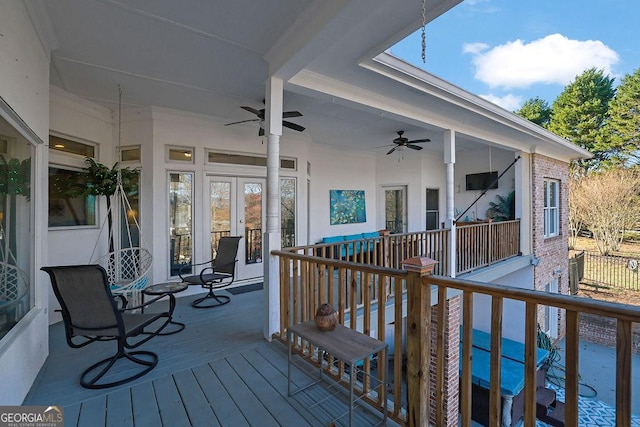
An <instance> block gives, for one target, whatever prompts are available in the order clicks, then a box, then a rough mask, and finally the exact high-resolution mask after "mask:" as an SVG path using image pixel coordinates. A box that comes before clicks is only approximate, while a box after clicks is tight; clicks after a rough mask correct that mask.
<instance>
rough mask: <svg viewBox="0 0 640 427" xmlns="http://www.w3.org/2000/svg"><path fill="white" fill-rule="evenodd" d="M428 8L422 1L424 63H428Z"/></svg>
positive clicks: (424, 0) (423, 0) (424, 1)
mask: <svg viewBox="0 0 640 427" xmlns="http://www.w3.org/2000/svg"><path fill="white" fill-rule="evenodd" d="M426 26H427V7H426V0H422V62H423V63H426V62H427V35H426Z"/></svg>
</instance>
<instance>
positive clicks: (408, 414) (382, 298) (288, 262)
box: [272, 251, 640, 426]
mask: <svg viewBox="0 0 640 427" xmlns="http://www.w3.org/2000/svg"><path fill="white" fill-rule="evenodd" d="M302 252H304V251H302ZM302 252H301V253H297V252H296V251H273V252H272V255H275V256H277V257H279V265H280V295H281V313H280V319H281V324H280V332H279V334H276V338H278V339H281V340H283V341H286V336H287V333H286V331H287V328H288V327H289V325H291V324H296V323H300V322H303V321H306V320H310V319H313V317H314V314H315V311H316V309H317V307H318V306H319V305H320V304H322V303H325V302H328V303H329V304H331V305H333V306H334V307H335V308H336V309H337V311H338V321H339V322H340V323H341V324H343V325H345V326H348V327H350V328H352V329H354V330H357V331H359V332H362V333H363V334H366V335H371V336H374V337H376V338H378V339H379V340H383V341H387V342H391V343H392V344H391V345H390V347H391V350H392V353H393V354H396V355H399V354H401V352H402V337H403V334H405V332H407V331H403V318H404V317H405V316H407V313H409V314H410V316H411V315H412V316H418V317H419V319H418V320H416V319H413V318H412V320H411V326H409V333H406V336H407V349H416V348H417V349H421V352H420V353H416V352H415V351H408V354H407V357H408V361H407V363H408V366H409V368H408V374H407V379H406V381H408V384H407V387H406V388H403V387H402V384H403V372H402V365H401V363H394V366H393V371H392V375H391V378H388V381H389V383H390V384H392V388H391V393H390V394H389V395H388V401H389V407H388V415H389V416H390V417H391V418H393V419H395V420H396V421H398V422H400V423H406V424H408V425H426V424H427V422H430V423H432V424H435V425H445V424H447V423H449V425H458V424H457V423H458V418H457V411H456V413H455V414H456V417H455V424H451V423H452V422H453V421H451V420H449V421H448V422H447V423H445V420H444V417H445V414H444V411H443V409H442V407H443V402H444V401H445V398H446V396H447V394H448V390H446V388H445V387H443V384H445V378H444V376H445V375H452V374H454V375H455V372H458V370H457V369H453V370H452V369H451V366H452V365H451V361H449V362H447V361H446V360H445V353H444V351H443V350H442V349H443V347H444V342H443V340H444V339H447V337H448V339H451V336H450V334H454V335H455V337H457V336H458V335H457V334H458V333H459V332H457V331H459V330H460V329H459V328H458V325H457V324H455V325H451V324H449V323H447V322H446V321H443V320H444V319H447V318H448V317H446V316H445V313H444V310H437V312H438V315H437V318H436V317H435V316H434V317H432V316H431V310H430V309H427V307H431V306H432V305H435V306H436V307H438V306H440V307H443V306H446V304H445V302H446V301H448V299H453V298H458V299H459V298H462V302H463V303H462V304H461V305H458V306H461V307H462V308H461V311H462V315H461V317H462V334H461V338H460V340H461V342H462V348H463V350H462V354H461V356H460V359H459V360H460V365H459V367H460V369H461V370H460V372H461V376H460V378H461V381H460V390H459V395H460V400H459V404H460V419H461V425H462V426H469V425H470V424H471V416H472V414H471V390H472V381H471V378H472V369H471V368H472V360H471V349H472V346H473V342H472V333H471V332H472V325H473V301H474V297H475V295H488V296H490V297H491V300H492V303H491V307H492V309H491V313H490V316H491V381H490V384H491V386H490V389H489V396H490V398H489V405H490V414H489V418H490V425H492V426H494V425H495V426H497V425H500V424H501V413H500V411H501V394H500V386H499V385H500V382H501V369H500V366H501V364H500V358H501V354H502V349H501V338H502V323H503V314H502V313H503V306H504V303H505V301H507V300H512V301H521V302H523V303H524V304H525V326H524V328H525V330H524V334H523V335H524V336H525V342H524V348H525V350H524V352H525V355H524V372H525V388H524V399H525V404H524V408H525V410H524V420H525V424H524V425H526V426H532V425H535V418H536V370H537V366H536V348H537V325H538V313H539V312H542V311H544V310H542V309H539V308H540V306H544V305H547V306H550V307H558V308H560V309H562V310H566V315H565V316H561V318H565V319H566V325H565V328H564V329H565V330H566V338H565V339H566V360H572V361H576V363H569V364H567V367H566V384H565V387H566V391H565V410H566V411H565V425H567V426H577V425H578V363H577V361H578V360H579V346H578V340H579V329H578V318H579V315H580V313H592V314H597V315H602V316H607V317H611V318H614V319H616V320H617V331H616V334H617V355H616V423H617V424H616V425H618V426H630V425H631V381H629V378H630V373H631V360H632V359H631V357H632V345H631V344H632V341H631V340H632V336H631V331H632V326H633V323H640V308H638V307H634V306H628V305H622V304H614V303H608V302H602V301H594V300H590V299H585V298H579V297H573V296H569V295H559V294H552V293H546V292H540V291H534V290H526V289H521V288H516V287H510V286H504V285H494V284H484V283H479V282H472V281H466V280H460V279H451V278H446V277H442V276H421V275H420V274H418V273H416V272H408V271H405V270H399V269H392V268H384V267H378V266H371V265H366V264H359V263H353V262H347V261H341V260H334V259H330V258H327V257H319V256H310V255H305V254H303V253H302ZM407 290H409V291H411V293H412V295H413V296H412V298H407V297H406V295H407ZM436 290H437V295H438V296H437V299H435V300H434V304H432V302H431V300H432V297H431V295H432V293H434V292H435V291H436ZM452 290H453V294H452V293H451V292H452ZM456 292H457V294H456ZM416 295H418V296H417V297H416ZM455 295H457V296H455ZM416 304H420V305H416ZM449 314H450V313H447V316H448V315H449ZM434 319H436V320H435V321H434ZM451 319H460V317H459V315H455V314H454V315H453V317H451ZM416 322H417V323H416ZM416 324H417V325H423V328H418V329H417V332H418V333H413V332H411V331H413V330H415V329H416V328H415V325H416ZM510 327H513V325H510ZM455 337H454V338H455ZM294 342H295V346H294V347H295V348H294V351H296V352H297V353H298V354H300V355H301V356H302V357H304V358H306V359H307V360H308V361H310V362H311V363H314V364H316V365H319V364H322V366H323V367H324V370H325V371H326V372H327V374H328V375H331V376H333V377H334V378H335V379H337V380H339V381H341V382H342V383H343V385H345V386H347V384H346V381H345V379H344V378H345V375H344V369H345V367H344V365H343V364H342V363H335V361H334V360H333V359H332V358H329V359H328V360H318V358H317V352H315V351H314V348H313V346H311V345H309V343H306V342H304V341H301V340H299V339H295V340H294ZM433 346H435V348H434V347H433ZM425 349H426V351H425ZM431 349H433V350H431ZM415 354H423V355H429V354H430V355H431V358H430V360H424V359H425V356H423V357H421V358H419V359H421V360H416V356H415ZM427 359H428V358H427ZM395 360H396V361H399V360H401V358H399V357H397V358H395ZM457 362H458V360H457V358H456V360H453V363H454V365H453V366H457V365H455V363H457ZM434 367H435V368H434ZM362 369H363V370H364V371H365V374H368V375H372V376H373V377H375V378H378V379H380V377H381V375H380V372H383V370H386V369H387V360H381V359H380V358H378V359H377V360H375V361H371V360H366V361H365V362H364V364H363V366H362ZM416 369H417V370H416ZM368 375H364V377H363V378H365V379H364V380H363V381H361V382H359V383H358V385H357V387H358V393H359V394H360V395H362V396H364V399H365V400H367V401H368V402H369V403H370V404H371V405H373V406H374V407H376V408H378V409H379V410H382V402H381V396H379V395H377V394H376V393H374V392H373V389H372V387H370V384H369V381H368V380H367V379H366V378H367V377H368ZM432 380H433V381H434V382H433V383H431V381H432ZM406 389H409V390H423V391H424V390H431V394H429V393H426V394H425V393H416V392H414V393H409V394H408V395H407V393H406V391H405V390H406ZM431 395H432V396H433V400H434V401H432V402H426V403H425V402H424V399H426V398H427V397H426V396H431ZM416 399H422V400H423V401H422V402H420V401H419V400H418V403H416ZM425 404H426V406H425ZM425 408H432V410H431V413H430V414H429V413H425V411H427V410H426V409H425ZM425 417H430V419H429V420H427V419H425ZM409 420H411V422H409Z"/></svg>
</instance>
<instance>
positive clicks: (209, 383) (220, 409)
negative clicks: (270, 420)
mask: <svg viewBox="0 0 640 427" xmlns="http://www.w3.org/2000/svg"><path fill="white" fill-rule="evenodd" d="M193 374H194V375H195V377H196V378H197V379H198V385H199V386H200V389H201V390H202V392H203V393H204V395H205V397H206V398H207V400H208V401H209V402H211V408H212V409H213V412H214V414H215V420H216V421H217V423H218V425H222V426H230V425H233V426H238V427H244V426H249V423H247V420H246V419H245V418H244V416H243V415H242V412H240V409H239V408H238V406H237V405H236V404H235V403H234V401H233V399H231V397H230V396H229V395H228V394H227V392H226V390H225V389H224V387H223V386H222V384H221V383H220V380H219V379H218V377H217V376H216V375H215V374H214V373H213V370H212V369H211V366H209V365H208V364H206V365H202V366H198V367H195V368H193ZM211 425H215V423H214V422H213V420H212V424H211Z"/></svg>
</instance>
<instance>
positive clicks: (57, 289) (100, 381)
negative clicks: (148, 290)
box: [42, 265, 175, 389]
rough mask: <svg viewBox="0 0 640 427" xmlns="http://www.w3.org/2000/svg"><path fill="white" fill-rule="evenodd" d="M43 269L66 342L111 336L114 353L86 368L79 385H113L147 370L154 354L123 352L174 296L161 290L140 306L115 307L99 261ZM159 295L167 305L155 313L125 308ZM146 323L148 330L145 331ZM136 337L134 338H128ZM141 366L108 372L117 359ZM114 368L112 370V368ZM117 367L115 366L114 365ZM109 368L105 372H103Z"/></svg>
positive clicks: (158, 321) (159, 322)
mask: <svg viewBox="0 0 640 427" xmlns="http://www.w3.org/2000/svg"><path fill="white" fill-rule="evenodd" d="M42 270H43V271H45V272H47V273H48V274H49V277H50V278H51V285H52V286H53V292H54V293H55V295H56V298H57V299H58V302H59V303H60V307H61V312H62V319H63V321H64V327H65V333H66V337H67V344H68V345H69V346H70V347H72V348H80V347H84V346H86V345H88V344H91V343H92V342H95V341H109V340H115V341H117V345H118V348H117V351H116V353H115V354H114V355H113V356H111V357H108V358H106V359H103V360H101V361H99V362H97V363H95V364H93V365H91V366H90V367H88V368H87V369H86V370H85V371H84V372H83V373H82V375H81V376H80V385H82V386H83V387H85V388H89V389H100V388H107V387H113V386H117V385H121V384H125V383H127V382H129V381H133V380H135V379H137V378H140V377H141V376H143V375H145V374H146V373H148V372H150V371H151V370H152V369H153V368H154V367H155V366H156V364H157V363H158V356H157V355H156V354H155V353H153V352H150V351H140V350H139V351H128V349H133V348H136V347H138V346H140V345H142V344H144V343H146V342H147V341H149V340H150V339H151V338H153V337H154V336H156V335H157V334H158V333H159V332H160V331H162V329H164V327H165V326H167V324H168V323H169V321H170V320H171V316H172V314H173V310H174V308H175V297H174V296H173V295H171V294H164V295H161V296H158V297H157V298H154V299H152V300H150V301H148V302H146V303H145V304H144V305H142V306H136V307H126V301H123V302H122V303H123V306H124V307H125V308H121V309H119V308H118V303H117V301H116V298H115V297H114V295H113V294H112V293H111V290H110V288H109V282H108V279H107V273H106V271H105V270H104V268H102V267H101V266H99V265H72V266H60V267H42ZM161 298H169V310H168V311H165V312H160V313H129V311H131V310H138V311H139V310H140V309H141V308H142V307H146V306H149V305H150V304H153V303H154V302H156V301H157V300H159V299H161ZM150 327H152V329H154V330H153V332H148V331H145V329H148V328H150ZM134 337H137V338H134ZM123 358H124V359H127V360H129V361H131V362H133V363H135V364H136V365H141V366H142V368H141V369H142V370H140V369H138V370H136V371H135V372H134V373H133V374H129V373H128V371H129V369H127V370H124V369H123V370H122V371H123V372H127V373H126V374H124V375H118V374H115V373H113V372H112V373H109V371H110V369H111V368H112V367H113V366H114V365H115V364H116V362H117V361H118V360H120V359H123ZM114 371H115V370H114ZM118 371H120V370H119V369H118ZM108 373H109V374H108Z"/></svg>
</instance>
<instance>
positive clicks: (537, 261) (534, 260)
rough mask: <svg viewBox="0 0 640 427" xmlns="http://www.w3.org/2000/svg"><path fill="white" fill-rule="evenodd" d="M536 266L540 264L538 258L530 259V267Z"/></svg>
mask: <svg viewBox="0 0 640 427" xmlns="http://www.w3.org/2000/svg"><path fill="white" fill-rule="evenodd" d="M538 264H540V258H537V257H533V258H531V265H533V266H534V267H537V266H538Z"/></svg>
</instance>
